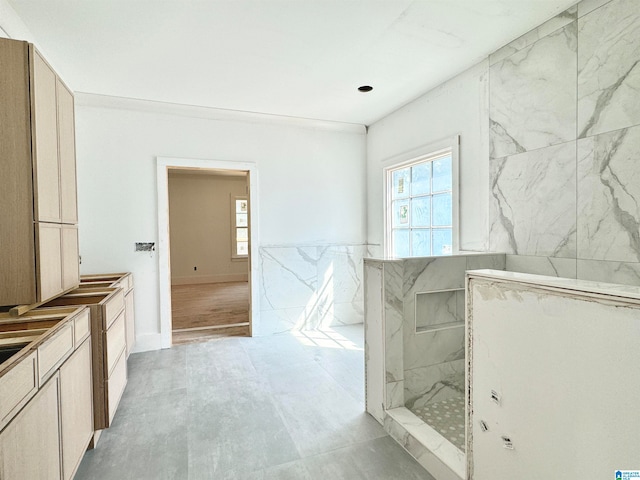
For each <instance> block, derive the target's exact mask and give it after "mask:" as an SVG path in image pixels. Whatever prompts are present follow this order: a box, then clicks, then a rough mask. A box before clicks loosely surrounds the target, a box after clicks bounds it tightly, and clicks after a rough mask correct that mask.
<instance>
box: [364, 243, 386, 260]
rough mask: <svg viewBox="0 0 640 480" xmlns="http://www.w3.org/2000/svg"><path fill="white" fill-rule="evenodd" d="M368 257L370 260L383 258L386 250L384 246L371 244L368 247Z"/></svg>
mask: <svg viewBox="0 0 640 480" xmlns="http://www.w3.org/2000/svg"><path fill="white" fill-rule="evenodd" d="M367 257H369V258H383V257H384V248H382V245H378V244H373V243H370V244H368V245H367Z"/></svg>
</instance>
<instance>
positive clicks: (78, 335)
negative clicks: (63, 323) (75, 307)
mask: <svg viewBox="0 0 640 480" xmlns="http://www.w3.org/2000/svg"><path fill="white" fill-rule="evenodd" d="M73 332H74V338H75V346H76V348H77V347H78V346H79V345H80V344H81V343H82V342H83V341H84V339H85V338H87V337H88V336H89V333H90V332H91V323H90V319H89V309H88V308H87V309H86V310H84V311H83V312H82V313H81V314H80V315H78V316H77V317H76V318H75V319H74V321H73Z"/></svg>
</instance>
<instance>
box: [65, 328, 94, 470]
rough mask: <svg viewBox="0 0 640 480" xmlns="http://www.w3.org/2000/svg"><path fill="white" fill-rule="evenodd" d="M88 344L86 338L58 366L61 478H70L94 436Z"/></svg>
mask: <svg viewBox="0 0 640 480" xmlns="http://www.w3.org/2000/svg"><path fill="white" fill-rule="evenodd" d="M92 389H93V384H92V383H91V342H90V339H89V338H87V339H86V340H85V341H84V342H83V343H82V345H81V346H80V347H79V348H78V349H77V350H76V351H75V352H74V354H73V355H72V356H71V357H69V359H68V360H67V361H66V362H65V363H64V364H63V365H62V367H60V422H61V431H62V476H63V478H64V480H69V479H71V478H73V475H74V474H75V472H76V470H77V468H78V465H80V461H81V460H82V457H83V455H84V452H85V450H86V449H87V445H89V441H90V440H91V436H92V435H93V396H92Z"/></svg>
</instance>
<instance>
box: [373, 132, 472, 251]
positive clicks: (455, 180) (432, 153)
mask: <svg viewBox="0 0 640 480" xmlns="http://www.w3.org/2000/svg"><path fill="white" fill-rule="evenodd" d="M449 151H450V152H451V175H452V179H451V180H452V185H451V191H452V209H453V212H452V225H451V227H452V243H453V246H452V250H453V251H452V252H451V254H452V255H456V254H458V253H459V252H460V160H459V157H460V135H454V136H453V137H447V138H444V139H442V140H438V141H436V142H431V143H428V144H425V145H422V146H420V147H418V148H415V149H412V150H409V151H407V152H404V153H401V154H399V155H396V156H394V157H391V158H388V159H387V160H385V161H383V162H382V173H383V175H382V182H383V192H384V195H383V202H384V205H383V210H384V219H383V221H384V237H383V241H384V245H383V246H384V253H385V257H387V258H392V257H393V252H392V251H391V243H392V242H391V218H392V217H391V210H390V209H391V190H390V189H389V181H388V178H389V173H390V172H391V171H392V170H396V169H398V168H402V167H407V166H409V165H413V164H416V163H420V162H422V161H424V160H427V159H429V158H433V157H436V156H438V155H439V154H442V153H445V152H449Z"/></svg>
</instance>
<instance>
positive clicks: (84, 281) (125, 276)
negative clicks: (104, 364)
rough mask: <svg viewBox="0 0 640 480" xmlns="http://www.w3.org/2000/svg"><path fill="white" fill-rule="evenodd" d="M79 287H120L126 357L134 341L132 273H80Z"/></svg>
mask: <svg viewBox="0 0 640 480" xmlns="http://www.w3.org/2000/svg"><path fill="white" fill-rule="evenodd" d="M80 288H83V289H84V288H86V289H89V288H121V289H122V291H123V292H124V316H125V329H126V337H127V358H129V355H130V354H131V350H132V349H133V346H134V345H135V343H136V322H135V311H134V302H133V275H132V274H131V273H130V272H126V273H98V274H90V275H82V276H81V277H80Z"/></svg>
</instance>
